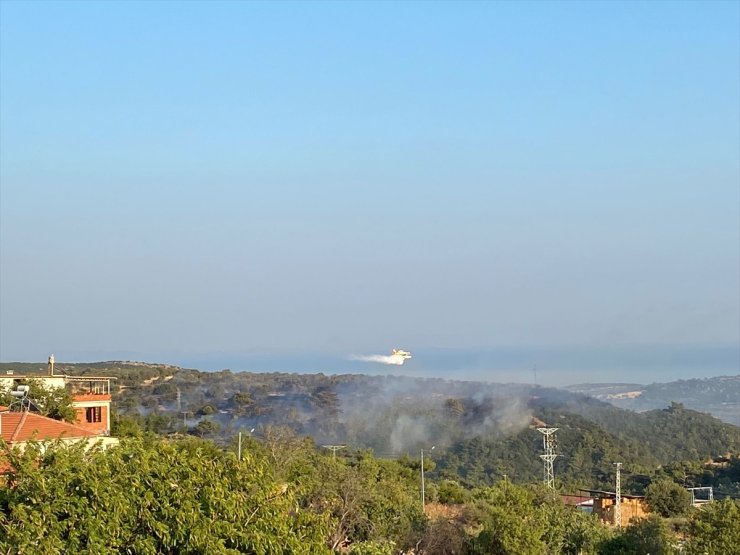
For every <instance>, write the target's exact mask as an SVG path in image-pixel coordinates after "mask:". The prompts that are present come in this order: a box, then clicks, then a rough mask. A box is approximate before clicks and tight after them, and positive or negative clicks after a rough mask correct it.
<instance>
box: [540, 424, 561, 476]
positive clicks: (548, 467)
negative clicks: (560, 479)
mask: <svg viewBox="0 0 740 555" xmlns="http://www.w3.org/2000/svg"><path fill="white" fill-rule="evenodd" d="M557 430H558V428H537V431H538V432H540V433H541V434H542V446H543V448H544V449H545V454H544V455H540V458H541V459H542V461H543V462H544V466H545V468H544V480H543V481H544V482H545V485H546V486H547V487H548V488H550V489H555V469H554V466H553V461H554V460H555V459H556V458H557V455H556V454H555V448H556V447H557V442H556V441H555V432H556V431H557Z"/></svg>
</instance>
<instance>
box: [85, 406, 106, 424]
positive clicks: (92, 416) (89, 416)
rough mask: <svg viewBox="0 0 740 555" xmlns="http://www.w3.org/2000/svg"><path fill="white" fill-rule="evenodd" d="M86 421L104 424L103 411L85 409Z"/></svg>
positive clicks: (91, 408)
mask: <svg viewBox="0 0 740 555" xmlns="http://www.w3.org/2000/svg"><path fill="white" fill-rule="evenodd" d="M85 419H86V420H87V421H88V422H102V421H103V409H102V408H101V407H87V409H85Z"/></svg>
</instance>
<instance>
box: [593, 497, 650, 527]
mask: <svg viewBox="0 0 740 555" xmlns="http://www.w3.org/2000/svg"><path fill="white" fill-rule="evenodd" d="M581 491H585V492H587V493H588V494H590V495H593V496H594V503H593V512H594V514H596V515H597V516H598V517H599V519H600V520H601V521H602V522H604V523H606V524H612V525H614V524H616V511H615V508H616V502H617V494H616V493H615V492H613V491H602V490H581ZM620 498H621V500H620V513H621V518H622V526H627V525H629V523H630V521H631V520H632V519H634V518H644V517H646V516H647V515H648V514H649V513H650V509H649V508H648V506H647V503H646V502H645V496H644V495H629V494H624V493H622V494H621V495H620Z"/></svg>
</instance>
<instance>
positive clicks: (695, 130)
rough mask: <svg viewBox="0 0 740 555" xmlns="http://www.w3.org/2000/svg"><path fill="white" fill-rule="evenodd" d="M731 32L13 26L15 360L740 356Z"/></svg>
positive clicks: (213, 13)
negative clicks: (546, 349) (405, 351)
mask: <svg viewBox="0 0 740 555" xmlns="http://www.w3.org/2000/svg"><path fill="white" fill-rule="evenodd" d="M739 28H740V5H739V4H738V3H735V2H694V3H689V2H682V3H671V2H653V3H640V2H628V3H617V2H608V3H586V2H583V3H575V2H574V3H556V2H549V3H543V2H536V3H513V2H510V3H480V2H472V3H422V2H409V3H386V2H382V3H356V2H353V3H349V2H347V3H338V2H330V3H309V2H301V3H290V2H281V3H251V2H223V3H218V2H207V3H206V2H181V3H177V2H97V3H93V2H79V3H75V2H61V1H57V2H2V4H1V5H0V31H1V35H0V122H1V123H0V216H1V220H0V233H1V235H0V261H1V262H2V268H1V269H0V359H1V360H43V359H44V358H45V356H46V354H48V353H49V352H55V353H56V354H57V358H58V359H60V360H62V359H65V358H66V359H67V360H69V359H71V358H74V359H79V360H82V359H85V360H94V359H100V358H117V357H126V358H128V357H129V356H130V357H134V358H140V359H145V360H163V361H167V360H166V359H168V358H174V359H178V360H180V359H187V357H189V356H191V357H198V359H199V360H205V359H207V358H208V357H209V356H211V355H213V356H216V355H218V356H221V357H223V356H225V355H228V356H231V355H240V354H249V353H263V354H264V353H267V354H268V355H269V354H275V355H276V356H278V355H282V354H286V353H303V352H311V353H322V354H326V355H331V356H336V357H344V356H346V355H347V354H349V353H363V352H385V351H386V350H388V349H390V347H393V346H401V347H404V348H409V349H417V350H421V351H423V350H424V349H433V348H453V349H473V348H483V349H489V348H494V349H495V348H496V347H502V348H503V347H505V348H519V347H523V346H527V345H551V346H567V345H577V346H584V345H585V346H593V347H598V346H605V347H611V346H615V345H627V346H629V345H684V346H685V345H698V346H707V345H723V346H726V345H737V344H738V343H740V339H739V337H740V262H739V258H740V185H739V183H740V155H739V154H738V153H739V152H740V107H739V106H740V83H739V80H740V77H739V75H740V37H739V31H738V29H739ZM295 369H296V370H302V369H301V368H295Z"/></svg>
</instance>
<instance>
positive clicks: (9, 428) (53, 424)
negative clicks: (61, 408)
mask: <svg viewBox="0 0 740 555" xmlns="http://www.w3.org/2000/svg"><path fill="white" fill-rule="evenodd" d="M0 432H1V433H0V436H2V438H3V439H4V440H5V441H6V442H8V443H14V442H18V441H28V440H29V439H32V438H35V439H39V440H44V439H62V438H64V439H70V438H78V437H80V438H81V437H95V436H97V435H98V434H97V433H95V432H92V431H90V430H86V429H85V428H81V427H80V426H75V425H74V424H69V423H68V422H61V421H59V420H54V419H53V418H48V417H46V416H41V415H40V414H34V413H32V412H27V411H24V412H0Z"/></svg>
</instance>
